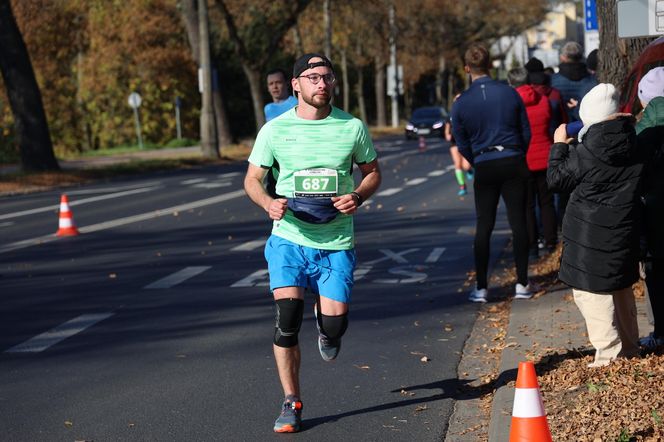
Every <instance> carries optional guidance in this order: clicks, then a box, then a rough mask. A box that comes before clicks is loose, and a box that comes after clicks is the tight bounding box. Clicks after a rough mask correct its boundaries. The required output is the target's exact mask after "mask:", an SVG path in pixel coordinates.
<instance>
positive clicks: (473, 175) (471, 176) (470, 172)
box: [466, 169, 475, 181]
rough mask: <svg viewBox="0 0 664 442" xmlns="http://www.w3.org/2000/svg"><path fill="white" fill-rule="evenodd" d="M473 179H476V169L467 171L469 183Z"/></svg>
mask: <svg viewBox="0 0 664 442" xmlns="http://www.w3.org/2000/svg"><path fill="white" fill-rule="evenodd" d="M473 178H475V170H474V169H470V170H467V171H466V179H467V180H468V181H472V180H473Z"/></svg>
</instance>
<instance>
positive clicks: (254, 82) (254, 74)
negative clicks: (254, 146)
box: [242, 63, 265, 131]
mask: <svg viewBox="0 0 664 442" xmlns="http://www.w3.org/2000/svg"><path fill="white" fill-rule="evenodd" d="M242 70H244V74H245V75H246V76H247V80H249V89H250V91H251V102H252V103H253V105H254V118H256V131H259V130H260V129H261V127H263V125H264V124H265V114H264V113H263V108H264V107H265V102H264V101H263V81H262V77H261V73H260V71H259V70H258V69H256V68H254V67H252V66H249V65H247V64H246V63H242Z"/></svg>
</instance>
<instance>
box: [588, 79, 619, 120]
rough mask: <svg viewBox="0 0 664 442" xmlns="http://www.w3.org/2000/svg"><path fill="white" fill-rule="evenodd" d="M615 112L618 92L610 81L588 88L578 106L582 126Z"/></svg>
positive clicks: (604, 118) (616, 110) (605, 117)
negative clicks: (588, 90)
mask: <svg viewBox="0 0 664 442" xmlns="http://www.w3.org/2000/svg"><path fill="white" fill-rule="evenodd" d="M616 112H618V92H617V91H616V87H615V86H614V85H612V84H611V83H600V84H598V85H597V86H595V87H594V88H592V89H590V92H588V93H587V94H586V95H585V96H584V97H583V99H582V100H581V106H580V107H579V116H580V117H581V121H582V122H583V126H584V127H586V126H590V125H593V124H595V123H599V122H600V121H604V120H606V119H607V118H608V117H609V116H611V115H612V114H615V113H616Z"/></svg>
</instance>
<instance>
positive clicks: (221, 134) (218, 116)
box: [212, 70, 233, 154]
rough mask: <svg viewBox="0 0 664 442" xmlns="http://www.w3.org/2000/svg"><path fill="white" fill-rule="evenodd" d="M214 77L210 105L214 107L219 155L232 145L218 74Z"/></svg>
mask: <svg viewBox="0 0 664 442" xmlns="http://www.w3.org/2000/svg"><path fill="white" fill-rule="evenodd" d="M217 72H218V70H217ZM216 75H217V78H216V80H215V81H216V84H215V87H214V88H213V90H212V104H213V107H214V119H215V122H216V123H217V138H218V140H217V142H218V143H219V153H220V154H221V153H222V152H223V148H224V147H225V146H229V145H231V144H233V135H232V134H231V125H230V123H229V122H228V112H226V105H225V102H224V98H223V96H222V94H221V86H220V85H219V74H216Z"/></svg>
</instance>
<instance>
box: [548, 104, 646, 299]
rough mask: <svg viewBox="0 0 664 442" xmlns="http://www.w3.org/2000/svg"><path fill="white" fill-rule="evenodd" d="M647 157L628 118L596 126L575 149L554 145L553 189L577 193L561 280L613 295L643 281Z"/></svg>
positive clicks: (566, 230) (568, 216) (566, 229)
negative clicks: (641, 242) (640, 267)
mask: <svg viewBox="0 0 664 442" xmlns="http://www.w3.org/2000/svg"><path fill="white" fill-rule="evenodd" d="M643 158H644V156H643V155H642V153H641V152H640V151H639V150H638V149H637V146H636V134H635V132H634V124H633V120H632V119H631V118H628V117H618V118H614V119H609V120H606V121H603V122H601V123H597V124H594V125H592V126H590V128H589V129H588V131H587V132H586V134H585V136H584V137H583V140H582V143H579V144H577V145H575V146H574V145H572V146H568V145H567V144H565V143H556V144H554V145H553V146H552V147H551V153H550V155H549V168H548V169H547V181H548V184H549V187H551V188H553V189H554V190H558V191H565V192H571V195H570V199H569V202H568V204H567V209H566V211H565V217H564V219H563V255H562V261H561V264H560V274H559V278H560V280H561V281H563V282H565V283H566V284H568V285H570V286H572V287H574V288H578V289H581V290H587V291H591V292H607V291H612V290H618V289H622V288H625V287H629V286H630V285H632V284H633V283H634V282H636V281H637V280H638V278H639V271H638V262H639V233H640V230H639V228H640V223H641V218H642V210H643V208H642V202H641V198H640V196H641V192H642V188H641V186H642V183H641V181H642V175H643V167H644V166H643V161H644V160H643Z"/></svg>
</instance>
